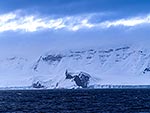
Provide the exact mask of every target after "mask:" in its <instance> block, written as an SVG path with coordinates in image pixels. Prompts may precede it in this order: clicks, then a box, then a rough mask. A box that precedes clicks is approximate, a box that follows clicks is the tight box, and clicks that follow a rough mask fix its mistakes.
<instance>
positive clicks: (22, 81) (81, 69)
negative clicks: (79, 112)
mask: <svg viewBox="0 0 150 113" xmlns="http://www.w3.org/2000/svg"><path fill="white" fill-rule="evenodd" d="M0 61H1V63H0V73H1V75H2V76H0V87H1V89H17V88H18V89H23V88H25V89H78V88H150V86H149V85H150V50H149V49H148V48H135V47H132V46H123V47H110V48H84V49H78V50H75V49H74V50H63V51H59V50H58V51H49V52H47V53H46V54H43V55H42V54H41V56H36V57H34V58H32V57H31V56H30V55H29V57H28V56H17V55H16V56H7V57H5V58H0ZM8 78H9V79H8Z"/></svg>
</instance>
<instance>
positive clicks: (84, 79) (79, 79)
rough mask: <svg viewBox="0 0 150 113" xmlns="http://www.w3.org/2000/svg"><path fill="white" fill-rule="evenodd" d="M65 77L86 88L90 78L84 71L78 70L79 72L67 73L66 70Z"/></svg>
mask: <svg viewBox="0 0 150 113" xmlns="http://www.w3.org/2000/svg"><path fill="white" fill-rule="evenodd" d="M65 75H66V79H71V80H74V82H75V83H76V85H77V86H80V87H82V88H87V87H88V84H89V80H90V77H91V76H90V75H89V74H87V73H85V72H80V73H79V74H73V73H69V72H68V71H67V70H66V72H65Z"/></svg>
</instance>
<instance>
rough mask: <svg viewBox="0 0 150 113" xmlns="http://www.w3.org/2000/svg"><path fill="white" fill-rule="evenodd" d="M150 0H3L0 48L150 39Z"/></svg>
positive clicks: (13, 49) (32, 48) (40, 49)
mask: <svg viewBox="0 0 150 113" xmlns="http://www.w3.org/2000/svg"><path fill="white" fill-rule="evenodd" d="M149 39H150V1H149V0H1V1H0V51H2V52H4V53H8V52H12V53H17V52H18V50H19V52H25V50H26V51H36V52H45V51H47V50H49V49H55V48H57V49H62V48H74V47H78V48H80V47H81V48H82V47H86V46H102V45H106V46H107V45H110V44H116V45H119V44H133V43H143V42H144V43H146V42H148V43H149V42H150V41H149Z"/></svg>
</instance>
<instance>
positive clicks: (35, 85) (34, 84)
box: [32, 81, 44, 88]
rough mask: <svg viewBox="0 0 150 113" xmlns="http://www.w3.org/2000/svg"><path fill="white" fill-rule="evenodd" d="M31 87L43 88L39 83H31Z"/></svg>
mask: <svg viewBox="0 0 150 113" xmlns="http://www.w3.org/2000/svg"><path fill="white" fill-rule="evenodd" d="M32 87H33V88H44V86H43V85H42V84H41V83H40V82H39V81H37V82H36V83H33V84H32Z"/></svg>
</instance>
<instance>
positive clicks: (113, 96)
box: [0, 89, 150, 113]
mask: <svg viewBox="0 0 150 113" xmlns="http://www.w3.org/2000/svg"><path fill="white" fill-rule="evenodd" d="M5 112H6V113H150V89H82V90H81V89H79V90H65V89H62V90H7V91H0V113H5Z"/></svg>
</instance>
